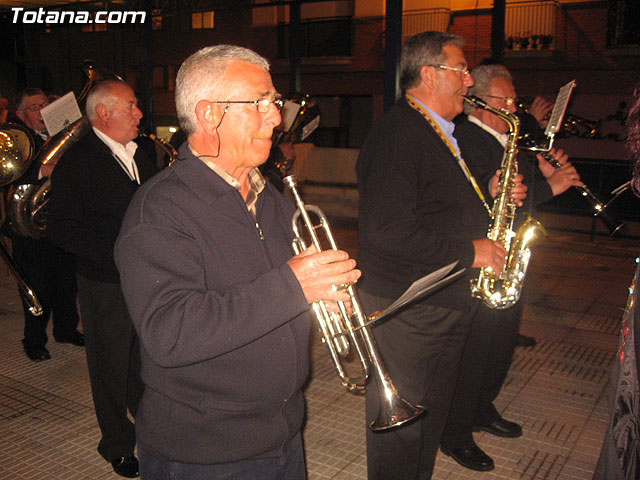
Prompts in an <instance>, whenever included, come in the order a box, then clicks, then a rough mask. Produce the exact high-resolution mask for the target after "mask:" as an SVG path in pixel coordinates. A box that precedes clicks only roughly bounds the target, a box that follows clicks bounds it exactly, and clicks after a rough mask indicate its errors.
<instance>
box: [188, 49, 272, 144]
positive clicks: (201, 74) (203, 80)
mask: <svg viewBox="0 0 640 480" xmlns="http://www.w3.org/2000/svg"><path fill="white" fill-rule="evenodd" d="M237 61H242V62H247V63H251V64H254V65H257V66H259V67H261V68H264V69H265V70H267V71H268V70H269V62H268V61H267V60H266V59H265V58H263V57H262V56H260V55H258V54H257V53H256V52H254V51H253V50H249V49H248V48H244V47H238V46H235V45H214V46H211V47H204V48H201V49H200V50H198V51H197V52H196V53H194V54H193V55H191V56H190V57H189V58H187V59H186V60H185V61H184V62H183V63H182V65H181V66H180V70H178V75H177V77H176V111H177V113H178V120H179V121H180V126H181V127H182V129H183V130H184V132H185V133H186V134H187V136H189V135H191V134H192V133H194V132H195V131H196V130H197V129H198V122H197V119H196V105H197V104H198V102H199V101H200V100H214V99H216V98H223V97H224V95H225V94H226V92H225V91H224V87H225V86H224V82H223V76H224V73H225V71H226V69H227V67H228V65H229V64H230V63H232V62H237Z"/></svg>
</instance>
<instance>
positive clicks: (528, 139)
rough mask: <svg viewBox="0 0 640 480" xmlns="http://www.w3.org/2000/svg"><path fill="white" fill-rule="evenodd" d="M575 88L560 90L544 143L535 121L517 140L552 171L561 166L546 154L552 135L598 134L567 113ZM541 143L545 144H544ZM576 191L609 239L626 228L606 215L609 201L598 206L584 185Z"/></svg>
mask: <svg viewBox="0 0 640 480" xmlns="http://www.w3.org/2000/svg"><path fill="white" fill-rule="evenodd" d="M574 87H575V81H571V82H569V83H568V84H566V85H565V86H564V87H562V88H561V89H560V90H559V92H558V97H557V99H556V102H555V104H554V108H553V111H551V112H549V114H547V116H546V118H548V119H549V122H548V124H547V128H546V129H545V132H544V137H545V138H544V141H543V139H542V138H541V137H542V135H538V134H537V133H536V132H538V131H539V128H538V124H537V121H536V122H533V123H534V125H532V126H531V127H532V128H531V130H532V131H531V132H527V133H525V134H523V135H521V136H520V138H519V139H518V142H519V143H518V145H519V146H520V148H522V149H526V150H530V151H532V152H535V153H539V154H540V155H542V157H543V158H544V159H545V160H546V161H547V162H549V164H551V165H552V166H553V167H554V168H560V166H561V165H560V163H559V162H558V161H557V160H556V159H555V158H553V156H552V155H551V154H550V153H549V151H550V150H551V146H552V145H553V141H554V137H555V134H556V133H557V132H559V131H560V130H561V129H564V130H565V131H567V132H568V133H569V134H571V135H578V133H579V132H578V130H577V128H578V126H580V127H583V128H586V129H587V130H588V134H587V135H583V134H580V136H582V137H587V138H593V137H595V135H596V134H597V133H598V132H597V125H598V124H599V122H591V121H589V120H585V119H583V118H580V117H576V116H575V115H570V114H567V113H566V108H567V104H568V102H569V96H570V95H571V90H572V89H573V88H574ZM532 101H533V99H532V98H531V97H523V99H518V100H517V103H518V107H519V108H522V109H523V110H524V111H525V112H526V113H528V111H527V109H526V108H527V107H528V105H530V104H531V102H532ZM525 102H528V103H525ZM529 116H530V117H531V118H533V116H531V115H530V114H529ZM543 142H546V144H545V143H543ZM575 188H577V189H578V190H580V193H581V195H582V196H583V197H585V199H586V200H587V201H588V202H589V203H590V204H591V207H592V211H593V216H594V217H597V218H599V219H601V220H602V222H603V223H604V224H605V225H606V227H607V229H608V230H609V233H610V235H611V236H614V235H615V234H616V233H618V232H620V231H621V230H622V229H623V228H624V227H625V224H624V222H620V221H619V220H618V219H616V218H615V217H614V216H613V215H612V214H610V213H608V212H606V211H605V210H606V209H607V207H608V206H609V204H610V203H611V201H609V202H608V203H606V204H605V203H603V202H601V201H600V200H599V199H598V198H597V197H596V196H595V195H594V194H593V193H592V192H591V190H589V187H587V186H586V185H583V186H581V187H575ZM614 198H615V197H614Z"/></svg>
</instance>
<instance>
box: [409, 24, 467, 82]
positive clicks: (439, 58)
mask: <svg viewBox="0 0 640 480" xmlns="http://www.w3.org/2000/svg"><path fill="white" fill-rule="evenodd" d="M451 43H453V44H454V45H457V46H458V47H460V48H462V46H463V45H464V39H463V38H462V37H460V36H458V35H452V34H450V33H443V32H433V31H432V32H422V33H417V34H415V35H412V36H410V37H409V38H407V39H406V40H405V42H404V46H403V47H402V56H401V59H400V71H401V74H400V88H401V89H402V91H403V92H404V91H406V90H408V89H410V88H413V87H416V86H418V85H419V84H420V69H421V68H422V67H423V65H438V64H442V63H443V62H444V61H445V60H446V55H445V54H444V53H443V51H442V49H443V48H444V47H445V46H446V45H449V44H451Z"/></svg>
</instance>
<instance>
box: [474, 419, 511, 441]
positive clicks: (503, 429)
mask: <svg viewBox="0 0 640 480" xmlns="http://www.w3.org/2000/svg"><path fill="white" fill-rule="evenodd" d="M473 431H474V432H480V431H482V432H487V433H490V434H491V435H496V436H498V437H506V438H516V437H520V436H521V435H522V427H521V426H520V425H518V424H517V423H515V422H510V421H509V420H505V419H504V418H502V417H501V418H499V419H498V420H496V421H495V422H493V423H491V424H489V425H476V426H475V427H473Z"/></svg>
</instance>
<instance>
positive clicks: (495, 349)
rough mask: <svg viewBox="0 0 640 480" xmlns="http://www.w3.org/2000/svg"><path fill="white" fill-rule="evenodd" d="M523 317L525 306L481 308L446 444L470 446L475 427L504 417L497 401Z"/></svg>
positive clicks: (466, 353) (466, 351)
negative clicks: (500, 308)
mask: <svg viewBox="0 0 640 480" xmlns="http://www.w3.org/2000/svg"><path fill="white" fill-rule="evenodd" d="M521 315H522V304H521V303H518V304H516V305H515V306H513V307H511V308H509V309H506V310H492V309H490V308H488V307H486V306H485V305H484V304H481V305H480V306H479V307H478V310H477V311H476V314H475V315H474V317H473V321H472V324H471V331H470V332H469V337H468V338H467V343H466V345H465V348H464V353H463V355H462V362H461V364H460V371H459V373H458V378H457V382H456V389H455V393H454V396H453V400H452V402H451V409H450V411H449V418H448V419H447V425H446V427H445V430H444V433H443V436H442V444H443V445H445V446H447V447H449V448H455V447H456V446H461V445H464V444H468V443H469V442H470V441H471V440H472V439H473V435H472V429H473V427H474V425H488V424H491V423H493V422H494V421H495V420H497V419H498V418H500V415H499V413H498V411H497V410H496V408H495V407H494V405H493V401H494V400H495V399H496V397H497V396H498V394H499V393H500V389H501V388H502V384H503V383H504V380H505V378H506V377H507V373H508V372H509V367H510V366H511V360H512V359H513V352H514V350H515V347H516V340H517V338H518V328H519V326H520V317H521Z"/></svg>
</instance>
